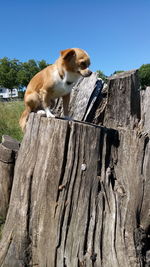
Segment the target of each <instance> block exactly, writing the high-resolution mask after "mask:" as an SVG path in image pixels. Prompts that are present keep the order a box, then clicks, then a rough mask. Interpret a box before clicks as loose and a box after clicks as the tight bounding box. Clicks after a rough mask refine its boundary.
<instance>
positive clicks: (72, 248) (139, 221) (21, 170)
mask: <svg viewBox="0 0 150 267" xmlns="http://www.w3.org/2000/svg"><path fill="white" fill-rule="evenodd" d="M149 156H150V155H149V139H147V137H145V136H140V137H139V136H138V135H137V133H136V132H135V131H130V130H127V131H124V130H121V131H120V132H119V135H118V132H117V131H115V130H107V129H105V128H100V127H96V126H93V125H87V124H81V123H77V122H68V121H65V120H57V119H46V118H40V117H39V116H38V115H35V114H32V115H31V116H30V120H29V123H28V129H27V132H26V135H25V137H24V140H23V143H22V146H21V149H20V151H19V156H18V159H17V163H16V168H15V176H14V184H13V190H12V194H11V201H10V206H9V211H8V216H7V220H6V223H5V227H4V232H3V238H2V240H1V245H0V266H2V267H4V266H7V267H9V266H11V267H18V266H20V267H22V266H40V267H46V266H49V267H53V266H67V267H75V266H87V267H88V266H96V267H98V266H105V267H111V266H112V267H114V266H115V267H120V266H125V267H129V266H142V262H144V261H145V259H146V256H147V251H148V250H147V247H148V246H149V245H148V244H149V243H148V241H149V237H148V232H147V231H148V227H149V219H150V218H149V203H150V196H149V189H150V188H149V187H150V183H149V172H150V169H149V168H150V165H149V162H150V161H149ZM13 222H16V223H13ZM142 235H144V240H142V238H143V236H142ZM143 266H144V265H143Z"/></svg>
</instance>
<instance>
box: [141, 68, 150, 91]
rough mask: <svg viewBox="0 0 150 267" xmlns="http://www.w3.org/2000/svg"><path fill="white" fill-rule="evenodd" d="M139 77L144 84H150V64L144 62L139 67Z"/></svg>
mask: <svg viewBox="0 0 150 267" xmlns="http://www.w3.org/2000/svg"><path fill="white" fill-rule="evenodd" d="M139 79H140V83H141V85H142V86H150V64H143V65H142V66H141V67H140V68H139Z"/></svg>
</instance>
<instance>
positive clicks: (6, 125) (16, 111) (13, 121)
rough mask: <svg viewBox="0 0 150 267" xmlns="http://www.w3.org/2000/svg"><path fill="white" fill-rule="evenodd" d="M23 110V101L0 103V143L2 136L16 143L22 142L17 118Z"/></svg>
mask: <svg viewBox="0 0 150 267" xmlns="http://www.w3.org/2000/svg"><path fill="white" fill-rule="evenodd" d="M23 109H24V103H23V101H10V102H0V142H1V138H2V135H9V136H11V137H13V138H15V139H17V140H18V141H21V140H22V137H23V134H22V131H21V129H20V126H19V117H20V115H21V113H22V111H23Z"/></svg>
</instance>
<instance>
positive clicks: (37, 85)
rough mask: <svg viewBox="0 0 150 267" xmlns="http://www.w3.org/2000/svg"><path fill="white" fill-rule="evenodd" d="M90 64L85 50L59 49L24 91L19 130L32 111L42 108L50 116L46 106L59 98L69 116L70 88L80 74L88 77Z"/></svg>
mask: <svg viewBox="0 0 150 267" xmlns="http://www.w3.org/2000/svg"><path fill="white" fill-rule="evenodd" d="M89 65H90V58H89V56H88V54H87V53H86V52H85V51H84V50H82V49H79V48H69V49H66V50H63V51H61V52H60V57H59V58H58V59H57V60H56V62H55V63H54V64H53V65H50V66H48V67H46V68H45V69H43V70H42V71H40V72H38V73H37V74H36V75H35V76H34V77H33V78H32V79H31V81H30V82H29V84H28V87H27V90H26V92H25V97H24V102H25V110H24V112H23V113H22V115H21V117H20V120H19V124H20V126H21V128H22V130H23V131H24V130H25V126H26V122H27V119H28V116H29V113H30V112H31V111H34V112H36V111H37V110H39V109H44V110H45V112H46V115H47V117H50V116H53V114H52V113H51V112H50V110H49V106H50V104H51V102H54V99H55V98H58V97H63V108H64V115H65V116H68V105H69V99H70V93H71V89H72V87H73V86H74V83H76V82H77V80H78V79H79V78H80V77H81V76H84V77H87V76H89V75H90V74H91V73H92V72H91V71H90V70H89V69H88V66H89Z"/></svg>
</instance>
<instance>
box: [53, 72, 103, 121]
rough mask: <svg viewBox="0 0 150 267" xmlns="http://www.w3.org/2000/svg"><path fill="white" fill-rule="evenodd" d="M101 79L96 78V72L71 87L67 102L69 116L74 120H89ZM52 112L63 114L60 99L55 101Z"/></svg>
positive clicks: (97, 96) (95, 104) (98, 95)
mask: <svg viewBox="0 0 150 267" xmlns="http://www.w3.org/2000/svg"><path fill="white" fill-rule="evenodd" d="M103 84H104V83H103V81H102V80H101V79H98V74H97V73H92V75H91V76H89V77H86V78H84V79H81V80H80V81H79V82H78V83H77V84H76V85H75V87H74V88H73V90H72V93H71V99H70V104H69V116H70V117H71V118H72V119H74V120H79V121H89V122H90V120H91V113H92V114H93V110H95V108H96V106H97V100H99V97H100V95H101V91H102V88H103ZM53 111H54V113H55V114H56V115H57V116H58V115H59V116H63V109H62V101H61V99H60V100H59V101H58V102H57V104H56V106H55V107H54V110H53Z"/></svg>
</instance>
